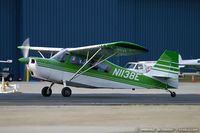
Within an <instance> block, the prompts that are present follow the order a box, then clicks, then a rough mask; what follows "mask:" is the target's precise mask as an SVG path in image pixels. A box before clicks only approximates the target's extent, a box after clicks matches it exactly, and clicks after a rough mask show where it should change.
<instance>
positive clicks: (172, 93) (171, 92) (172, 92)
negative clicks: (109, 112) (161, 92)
mask: <svg viewBox="0 0 200 133" xmlns="http://www.w3.org/2000/svg"><path fill="white" fill-rule="evenodd" d="M167 91H169V92H170V94H171V97H176V92H174V91H170V90H167Z"/></svg>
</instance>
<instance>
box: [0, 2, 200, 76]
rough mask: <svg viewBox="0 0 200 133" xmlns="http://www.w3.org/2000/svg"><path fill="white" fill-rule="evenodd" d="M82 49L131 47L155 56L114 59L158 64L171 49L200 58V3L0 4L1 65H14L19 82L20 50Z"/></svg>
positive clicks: (124, 61)
mask: <svg viewBox="0 0 200 133" xmlns="http://www.w3.org/2000/svg"><path fill="white" fill-rule="evenodd" d="M27 37H30V42H31V45H32V46H43V47H77V46H86V45H93V44H101V43H107V42H116V41H129V42H134V43H137V44H139V45H142V46H144V47H146V48H148V49H149V51H150V52H149V53H147V54H144V55H136V56H130V57H119V58H114V59H112V61H113V62H114V63H116V64H119V65H122V66H123V65H125V63H126V62H128V61H137V60H156V59H158V58H159V56H160V55H161V54H162V53H163V52H164V50H165V49H169V50H175V51H178V52H180V53H181V55H182V57H183V59H186V58H187V59H191V58H199V57H200V53H199V50H200V1H199V0H0V59H1V60H6V59H12V60H13V63H12V65H11V67H12V72H13V73H14V75H15V79H17V78H19V77H20V76H23V75H24V65H23V64H21V63H19V62H18V60H17V59H18V58H20V57H22V54H21V51H20V50H18V49H17V46H19V45H21V44H22V43H23V41H24V40H25V39H26V38H27Z"/></svg>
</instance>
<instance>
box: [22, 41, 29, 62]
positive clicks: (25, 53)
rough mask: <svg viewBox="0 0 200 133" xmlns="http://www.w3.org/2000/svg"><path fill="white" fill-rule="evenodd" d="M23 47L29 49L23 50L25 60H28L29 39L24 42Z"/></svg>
mask: <svg viewBox="0 0 200 133" xmlns="http://www.w3.org/2000/svg"><path fill="white" fill-rule="evenodd" d="M22 46H24V47H27V48H26V49H24V50H22V52H23V56H24V58H27V57H28V54H29V47H30V39H29V38H27V39H26V40H25V41H24V42H23V44H22Z"/></svg>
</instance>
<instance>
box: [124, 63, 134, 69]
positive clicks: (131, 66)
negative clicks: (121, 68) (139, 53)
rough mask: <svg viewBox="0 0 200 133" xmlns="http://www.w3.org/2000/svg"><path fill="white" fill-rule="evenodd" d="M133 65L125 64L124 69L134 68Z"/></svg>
mask: <svg viewBox="0 0 200 133" xmlns="http://www.w3.org/2000/svg"><path fill="white" fill-rule="evenodd" d="M134 67H135V64H126V66H125V68H134Z"/></svg>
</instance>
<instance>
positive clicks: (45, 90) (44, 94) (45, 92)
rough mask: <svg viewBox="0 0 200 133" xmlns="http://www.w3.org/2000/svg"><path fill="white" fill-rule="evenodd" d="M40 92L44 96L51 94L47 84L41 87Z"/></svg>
mask: <svg viewBox="0 0 200 133" xmlns="http://www.w3.org/2000/svg"><path fill="white" fill-rule="evenodd" d="M41 93H42V95H43V96H44V97H49V96H51V94H52V90H51V88H49V87H48V86H45V87H44V88H43V89H42V91H41Z"/></svg>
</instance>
